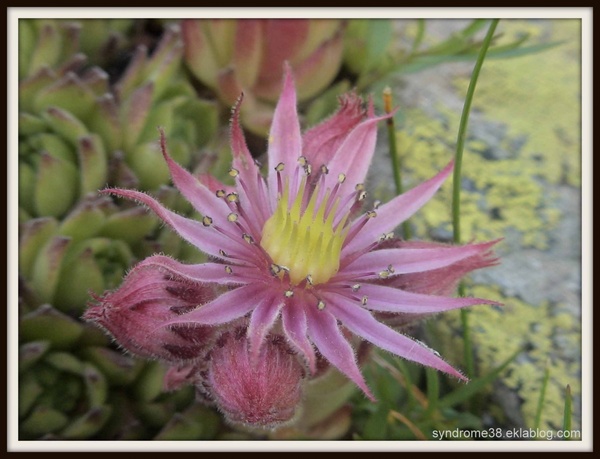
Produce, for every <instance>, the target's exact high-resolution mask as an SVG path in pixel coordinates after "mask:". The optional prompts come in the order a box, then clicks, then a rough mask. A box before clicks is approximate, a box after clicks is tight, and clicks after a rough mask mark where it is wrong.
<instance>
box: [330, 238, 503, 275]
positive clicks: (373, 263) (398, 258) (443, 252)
mask: <svg viewBox="0 0 600 459" xmlns="http://www.w3.org/2000/svg"><path fill="white" fill-rule="evenodd" d="M496 242H497V241H492V242H486V243H482V244H469V245H464V246H456V247H452V246H445V247H439V248H431V249H402V248H399V249H382V250H373V251H371V252H368V253H366V254H364V255H362V256H361V257H359V258H358V259H357V260H355V261H353V262H352V263H350V265H348V266H346V267H343V268H342V269H340V271H339V272H338V274H337V275H336V278H334V280H336V279H338V278H344V279H347V278H357V277H360V278H363V279H378V278H379V277H380V276H379V273H380V272H382V271H385V270H387V269H388V268H389V267H390V266H391V267H392V268H393V272H392V273H389V276H392V275H398V274H406V273H416V272H422V271H429V270H432V269H438V268H443V267H445V266H448V265H451V264H453V263H456V262H457V261H460V260H464V259H465V258H469V257H472V256H475V255H480V254H482V253H485V252H487V251H488V250H489V249H490V248H491V247H492V246H493V245H494V244H496Z"/></svg>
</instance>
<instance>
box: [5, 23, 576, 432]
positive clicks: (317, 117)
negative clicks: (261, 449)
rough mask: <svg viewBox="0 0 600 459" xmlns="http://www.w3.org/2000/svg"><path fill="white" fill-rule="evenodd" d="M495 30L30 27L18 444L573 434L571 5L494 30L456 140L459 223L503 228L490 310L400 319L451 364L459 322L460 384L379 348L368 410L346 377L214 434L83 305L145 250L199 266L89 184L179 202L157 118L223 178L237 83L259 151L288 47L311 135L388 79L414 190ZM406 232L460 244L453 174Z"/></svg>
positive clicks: (439, 163) (178, 144) (477, 278)
mask: <svg viewBox="0 0 600 459" xmlns="http://www.w3.org/2000/svg"><path fill="white" fill-rule="evenodd" d="M488 26H489V21H487V20H473V19H465V20H461V19H453V20H440V19H426V20H417V19H410V20H408V19H406V20H397V19H396V20H386V19H377V20H366V19H365V20H358V19H350V20H319V19H313V20H278V19H271V20H264V21H250V20H208V19H198V20H196V19H191V20H175V19H165V20H158V19H81V20H58V19H20V20H19V21H18V37H19V65H18V100H19V119H18V170H19V179H18V208H19V259H18V272H19V299H18V304H9V308H11V311H17V310H18V322H19V331H18V339H19V343H18V344H19V358H18V362H19V364H18V367H19V368H18V370H19V383H18V384H19V390H18V398H19V401H18V419H19V422H18V424H19V427H18V435H19V439H20V440H48V439H54V440H63V439H64V440H74V439H79V440H214V439H220V440H242V439H249V440H251V439H354V440H405V439H406V440H414V439H431V438H432V436H433V432H434V431H435V430H444V429H455V428H458V429H463V430H473V429H474V430H483V429H487V428H502V429H512V428H524V429H530V428H531V429H544V430H552V431H557V430H559V429H562V428H563V427H565V426H570V427H571V428H573V429H580V428H581V404H582V400H581V134H580V132H581V122H580V113H581V91H582V89H581V21H580V20H578V19H540V20H531V19H529V20H517V19H506V20H501V21H500V23H499V26H498V28H497V29H496V35H495V39H494V41H493V43H492V46H491V47H490V50H489V51H488V55H487V57H486V61H485V63H484V65H483V70H482V73H481V75H480V78H479V82H478V86H477V89H476V92H475V97H474V100H473V106H472V111H471V118H470V124H469V130H468V133H467V139H466V144H465V153H464V163H463V174H462V183H461V185H462V196H461V202H462V210H461V222H462V226H463V236H462V237H463V242H469V241H484V240H490V239H495V238H503V241H502V242H501V243H500V244H499V245H498V247H497V253H498V255H499V256H500V259H501V263H500V265H498V266H495V267H492V268H487V269H485V270H482V271H481V272H477V273H475V274H473V275H472V276H470V278H469V279H468V281H467V292H468V294H470V295H474V296H479V297H482V298H490V299H494V300H497V301H500V302H502V303H503V304H504V307H502V308H492V307H482V306H479V307H475V308H472V310H471V311H470V312H469V313H468V317H469V322H468V330H465V326H464V325H465V324H464V322H463V321H462V320H461V317H460V315H459V314H458V313H457V314H454V313H446V314H443V315H440V316H437V317H436V318H434V319H432V320H429V321H428V322H424V323H419V324H417V325H414V326H412V327H411V328H410V329H408V330H406V331H407V333H409V334H410V335H412V336H416V337H418V338H419V339H421V340H422V341H424V342H426V343H427V344H428V345H430V346H431V347H433V348H434V349H437V350H438V351H440V353H441V354H442V355H443V356H444V357H445V358H446V359H447V360H448V361H449V362H450V363H452V364H453V365H455V366H457V367H459V368H465V365H466V363H465V353H464V339H465V333H467V334H468V335H469V339H470V341H471V342H472V345H473V352H472V356H473V359H474V374H472V375H471V379H472V380H473V382H472V383H471V384H470V385H467V386H464V385H463V386H461V385H457V383H456V382H454V381H451V380H448V379H446V378H445V376H441V375H440V376H432V375H431V374H430V373H428V372H426V371H425V370H424V369H422V368H421V367H418V366H414V365H412V364H410V363H408V362H405V361H401V360H400V359H397V358H395V357H393V356H390V355H388V354H385V353H383V352H374V353H373V354H372V358H371V359H369V360H368V361H367V362H366V363H365V364H364V371H365V374H366V376H367V380H368V383H369V385H370V387H372V388H373V391H374V392H375V395H376V396H377V398H378V399H379V403H377V404H373V403H371V402H369V401H367V400H366V399H365V398H364V396H363V395H362V394H359V393H356V392H354V391H353V390H345V391H344V392H343V394H342V393H339V394H338V395H339V397H338V400H336V401H335V404H333V405H332V406H331V407H330V409H329V410H325V411H326V412H323V413H320V414H319V415H318V416H316V415H315V416H312V417H311V416H305V417H304V419H303V420H302V422H301V423H300V424H299V425H298V426H292V427H289V428H285V429H280V430H277V431H274V432H261V431H251V430H248V429H240V428H236V427H234V426H231V425H228V424H226V423H225V422H224V421H223V420H222V418H221V416H220V414H219V413H218V412H217V411H216V410H215V409H213V408H212V407H210V406H205V405H203V404H201V403H200V402H197V401H196V399H195V394H194V390H193V389H192V387H184V388H182V389H179V390H176V391H170V390H167V388H165V386H164V383H163V378H164V375H165V372H166V368H165V367H163V366H162V364H161V363H160V362H147V361H142V360H138V359H136V358H134V357H131V356H129V355H126V354H125V353H123V352H122V351H121V350H120V349H118V347H117V346H116V345H115V344H114V343H112V342H111V340H110V339H109V338H108V337H106V336H105V335H104V334H103V333H102V332H101V331H100V330H98V329H97V328H95V327H93V326H91V325H89V324H87V323H84V322H82V321H81V319H80V317H81V315H82V313H83V311H84V310H85V308H86V304H87V303H88V302H89V301H90V300H92V297H93V295H96V296H97V295H101V294H102V293H103V292H104V291H105V290H107V289H113V288H116V287H117V286H118V285H119V284H120V282H121V280H122V278H123V276H124V274H125V273H126V272H127V271H128V269H129V268H130V267H131V266H132V265H134V264H135V263H137V262H138V261H140V260H142V259H143V258H145V257H147V256H149V255H151V254H153V253H158V252H161V253H164V254H168V255H171V256H173V257H175V258H177V259H179V260H181V261H183V262H188V263H195V262H200V261H202V260H203V255H202V254H200V253H199V252H197V251H196V250H195V249H194V248H193V247H190V246H188V245H186V244H185V243H184V242H183V241H181V240H180V239H179V238H178V237H177V236H176V235H175V234H174V233H173V232H171V231H170V230H169V229H168V228H166V227H164V226H162V225H160V224H159V221H158V220H157V219H156V218H155V217H154V215H152V214H150V213H147V212H146V211H145V210H144V209H142V208H140V207H138V206H136V205H135V204H134V203H130V202H127V201H124V200H119V201H118V202H117V201H116V200H113V199H112V198H110V197H107V196H100V195H98V193H97V190H99V189H102V188H104V187H106V186H107V185H109V186H119V187H124V188H136V189H139V190H144V191H148V192H150V193H152V194H153V195H155V196H157V197H158V198H159V199H160V200H161V202H163V203H164V204H165V205H166V206H167V207H169V208H171V209H174V210H176V211H178V212H180V213H182V214H186V215H193V212H192V209H191V207H190V206H189V204H188V203H187V202H186V201H185V200H183V198H181V197H180V196H179V195H178V193H176V192H175V190H174V189H173V188H172V186H171V183H170V177H169V174H168V170H167V168H166V165H165V164H164V161H163V159H162V156H161V154H160V149H159V145H158V132H157V129H156V127H157V126H162V127H163V128H164V129H165V132H166V136H167V138H168V139H169V147H170V151H171V154H172V155H173V157H174V158H175V159H176V160H177V161H178V162H179V163H180V164H182V165H184V166H185V167H187V168H188V169H190V170H192V171H193V172H194V173H195V174H198V175H201V174H204V173H207V172H210V173H211V174H213V175H215V176H217V177H219V178H222V179H223V180H224V181H226V180H228V178H227V171H228V170H229V165H230V160H231V155H230V151H229V145H228V144H229V135H228V121H229V116H230V109H231V106H232V105H233V104H234V103H235V101H236V99H237V98H238V96H239V94H240V93H241V91H244V95H245V98H244V104H243V105H242V112H241V121H242V124H243V127H244V131H245V134H246V137H247V140H248V143H249V146H250V149H251V151H252V154H253V155H254V156H255V157H256V159H257V160H259V161H260V160H261V159H262V156H263V155H264V153H265V151H266V148H265V147H266V139H265V137H266V134H267V132H268V127H269V125H270V121H271V117H272V113H273V109H274V105H275V103H276V101H277V99H278V96H279V92H280V89H281V81H282V71H283V67H282V63H283V62H284V61H289V62H290V63H291V65H292V68H293V71H294V75H295V80H296V84H297V89H298V99H299V108H300V112H301V119H302V123H303V126H304V128H308V127H310V126H313V125H315V124H316V123H318V122H319V121H321V120H323V119H325V118H326V117H327V116H329V115H330V114H331V113H333V111H334V110H335V108H336V107H337V103H338V96H340V95H341V94H343V93H344V92H347V91H349V90H352V89H353V90H355V91H356V92H357V93H359V94H360V95H363V96H365V97H368V96H371V97H372V98H373V101H374V103H375V106H376V111H377V112H379V113H382V112H383V111H384V103H383V95H382V94H383V90H384V88H386V87H389V88H390V89H391V93H392V98H393V105H394V106H397V107H399V110H398V112H397V113H396V115H395V117H394V122H395V125H394V131H393V137H394V139H393V140H394V141H395V142H396V144H397V155H398V159H399V160H400V164H401V167H402V170H401V173H402V177H403V181H404V186H405V189H407V188H411V187H412V186H414V185H416V184H418V183H420V182H421V181H423V180H424V179H426V178H429V177H431V176H432V175H433V174H434V173H435V172H436V171H438V170H440V169H441V168H442V167H443V166H444V165H445V164H447V162H448V161H449V159H450V158H451V157H452V156H453V155H454V152H455V149H456V136H457V132H458V126H459V121H460V115H461V111H462V107H463V104H464V99H465V94H466V90H467V85H468V83H469V79H470V77H471V72H472V70H473V65H474V62H475V59H476V58H477V55H478V52H479V49H480V47H481V42H482V39H483V36H484V35H485V32H486V30H487V27H488ZM389 145H390V139H389V138H388V135H387V132H386V131H385V129H384V126H383V124H382V129H381V132H380V134H379V137H378V147H377V148H378V152H377V154H376V157H375V158H376V159H375V163H374V165H373V167H372V170H371V172H370V177H369V181H368V184H367V185H368V187H369V190H370V191H371V196H372V199H373V200H375V199H377V200H382V201H384V202H385V201H387V200H389V199H390V198H391V197H393V196H394V194H395V189H394V187H393V175H392V170H391V163H390V147H389ZM10 154H11V155H15V156H16V155H17V152H11V153H10ZM410 227H411V229H412V235H413V238H415V239H423V240H436V241H443V242H450V241H452V225H451V185H450V184H449V183H448V184H446V185H445V186H444V187H443V188H442V189H441V191H440V192H439V193H438V194H437V195H436V196H435V198H434V199H433V200H432V201H431V202H430V203H428V204H427V205H426V206H425V207H424V208H423V210H421V211H420V212H419V213H418V214H417V215H416V216H415V217H414V218H412V219H411V220H410ZM340 384H341V383H340V381H339V380H336V379H335V378H333V379H332V380H331V381H328V382H326V384H325V385H324V386H323V387H329V389H328V390H330V391H334V392H335V388H336V387H338V386H339V385H340ZM327 385H329V386H327ZM567 386H568V389H567ZM465 387H470V389H465ZM568 391H570V392H568ZM317 401H318V400H317ZM309 402H310V403H313V404H314V403H316V402H315V400H308V401H307V403H309ZM571 403H572V404H571ZM565 405H567V407H568V410H567V411H568V412H569V413H570V414H569V416H568V422H569V424H565V423H566V417H565Z"/></svg>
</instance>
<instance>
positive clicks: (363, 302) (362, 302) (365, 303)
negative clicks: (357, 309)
mask: <svg viewBox="0 0 600 459" xmlns="http://www.w3.org/2000/svg"><path fill="white" fill-rule="evenodd" d="M368 300H369V298H368V297H367V295H365V296H363V297H362V299H361V300H360V304H362V305H363V306H366V305H367V301H368Z"/></svg>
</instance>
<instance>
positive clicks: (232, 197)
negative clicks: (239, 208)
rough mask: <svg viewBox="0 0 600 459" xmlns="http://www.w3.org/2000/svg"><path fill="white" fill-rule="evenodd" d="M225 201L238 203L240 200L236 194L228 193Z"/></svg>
mask: <svg viewBox="0 0 600 459" xmlns="http://www.w3.org/2000/svg"><path fill="white" fill-rule="evenodd" d="M227 201H229V202H240V199H239V197H238V194H237V193H235V192H233V193H229V194H228V195H227Z"/></svg>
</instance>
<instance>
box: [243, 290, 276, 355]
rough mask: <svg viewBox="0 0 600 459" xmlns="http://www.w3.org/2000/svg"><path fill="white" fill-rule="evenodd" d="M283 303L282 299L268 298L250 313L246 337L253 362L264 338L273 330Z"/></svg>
mask: <svg viewBox="0 0 600 459" xmlns="http://www.w3.org/2000/svg"><path fill="white" fill-rule="evenodd" d="M283 303H284V302H283V299H279V298H269V299H267V300H266V301H264V302H263V303H260V304H259V305H258V306H257V307H256V309H255V310H254V312H253V313H252V316H251V317H250V325H248V332H247V335H248V340H249V344H250V357H251V358H252V359H253V361H256V359H257V358H258V356H259V354H260V350H261V345H262V344H263V341H264V338H265V336H267V333H269V331H270V330H271V328H273V324H274V323H275V320H276V319H277V317H278V316H279V311H280V310H281V308H282V306H283Z"/></svg>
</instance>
